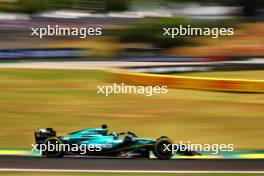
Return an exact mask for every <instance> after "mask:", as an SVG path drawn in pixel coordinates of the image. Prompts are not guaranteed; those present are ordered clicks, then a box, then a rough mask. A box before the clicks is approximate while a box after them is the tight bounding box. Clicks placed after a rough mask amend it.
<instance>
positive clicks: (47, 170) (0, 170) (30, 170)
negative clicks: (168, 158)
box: [0, 168, 264, 174]
mask: <svg viewBox="0 0 264 176" xmlns="http://www.w3.org/2000/svg"><path fill="white" fill-rule="evenodd" d="M0 172H72V173H73V172H91V173H168V174H169V173H232V174H233V173H237V174H242V173H256V174H260V173H261V174H263V173H264V171H199V170H197V171H188V170H179V171H165V170H164V171H163V170H157V171H153V170H72V169H16V168H14V169H10V168H0Z"/></svg>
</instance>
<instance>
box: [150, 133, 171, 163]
mask: <svg viewBox="0 0 264 176" xmlns="http://www.w3.org/2000/svg"><path fill="white" fill-rule="evenodd" d="M164 144H165V145H170V149H171V145H172V144H173V142H172V140H170V139H169V138H167V137H161V138H158V139H157V141H156V143H155V144H154V146H153V153H154V155H155V156H156V157H157V158H159V159H170V158H171V157H172V156H173V153H172V151H171V150H166V148H165V146H164Z"/></svg>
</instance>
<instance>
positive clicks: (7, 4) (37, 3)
mask: <svg viewBox="0 0 264 176" xmlns="http://www.w3.org/2000/svg"><path fill="white" fill-rule="evenodd" d="M137 3H140V4H146V5H149V4H156V5H157V6H165V7H170V6H171V5H172V4H180V3H200V4H206V5H214V4H219V5H224V6H237V5H240V6H243V9H244V14H245V15H246V16H251V15H254V14H255V13H256V10H255V9H256V8H259V7H264V1H263V0H214V1H213V2H212V1H211V0H145V1H142V0H140V1H139V0H56V1H54V0H1V1H0V10H1V11H17V12H23V13H29V14H32V13H36V12H41V11H45V10H59V9H77V10H90V11H94V12H97V11H125V10H129V9H130V8H131V4H137Z"/></svg>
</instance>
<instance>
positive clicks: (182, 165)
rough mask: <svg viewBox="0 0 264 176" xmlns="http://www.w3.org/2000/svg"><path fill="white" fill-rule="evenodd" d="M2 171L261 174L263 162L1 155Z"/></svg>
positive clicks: (0, 166) (0, 167) (261, 160)
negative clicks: (224, 172) (233, 172)
mask: <svg viewBox="0 0 264 176" xmlns="http://www.w3.org/2000/svg"><path fill="white" fill-rule="evenodd" d="M1 169H10V170H12V169H47V170H52V169H57V170H79V171H80V170H101V171H104V170H110V171H111V170H120V171H126V170H127V171H129V170H130V171H131V170H137V171H148V170H149V171H183V170H184V171H247V172H250V171H252V172H254V171H264V159H244V160H243V159H176V160H159V159H120V158H42V157H21V156H1V157H0V170H1Z"/></svg>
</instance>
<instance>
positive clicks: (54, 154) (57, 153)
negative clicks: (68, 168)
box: [43, 137, 63, 158]
mask: <svg viewBox="0 0 264 176" xmlns="http://www.w3.org/2000/svg"><path fill="white" fill-rule="evenodd" d="M44 144H45V146H46V147H48V146H49V145H51V144H53V145H55V146H56V147H55V149H54V150H51V151H50V150H48V148H47V149H46V150H45V151H43V154H44V155H45V156H46V157H47V158H61V157H63V152H62V150H61V147H59V145H61V144H63V143H62V141H61V140H60V139H59V138H57V137H49V138H47V139H46V140H45V142H44ZM57 146H58V147H57Z"/></svg>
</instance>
